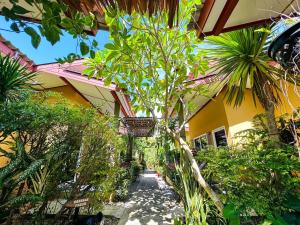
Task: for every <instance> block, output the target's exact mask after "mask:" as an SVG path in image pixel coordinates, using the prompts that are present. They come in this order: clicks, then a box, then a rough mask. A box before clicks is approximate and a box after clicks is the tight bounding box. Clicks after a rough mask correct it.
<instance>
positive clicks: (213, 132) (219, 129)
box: [211, 126, 228, 148]
mask: <svg viewBox="0 0 300 225" xmlns="http://www.w3.org/2000/svg"><path fill="white" fill-rule="evenodd" d="M221 130H224V133H225V137H226V143H227V146H228V136H227V133H226V129H225V126H221V127H218V128H216V129H214V130H212V132H211V133H212V136H213V142H214V146H215V147H216V148H218V146H217V141H216V136H215V133H217V132H218V131H221ZM224 147H226V146H224Z"/></svg>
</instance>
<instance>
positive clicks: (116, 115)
mask: <svg viewBox="0 0 300 225" xmlns="http://www.w3.org/2000/svg"><path fill="white" fill-rule="evenodd" d="M120 108H121V106H120V103H119V102H117V101H115V108H114V116H115V118H116V119H117V120H118V122H117V128H118V129H119V126H120V121H119V117H120Z"/></svg>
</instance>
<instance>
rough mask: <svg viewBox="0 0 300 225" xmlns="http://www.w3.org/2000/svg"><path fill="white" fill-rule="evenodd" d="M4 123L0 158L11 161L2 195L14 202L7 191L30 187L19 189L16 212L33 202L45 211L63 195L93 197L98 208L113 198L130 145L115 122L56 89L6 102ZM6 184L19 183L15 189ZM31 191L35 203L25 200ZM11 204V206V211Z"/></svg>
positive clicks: (1, 174) (0, 172)
mask: <svg viewBox="0 0 300 225" xmlns="http://www.w3.org/2000/svg"><path fill="white" fill-rule="evenodd" d="M50 103H51V104H50ZM0 121H1V124H0V130H1V144H2V145H1V147H2V148H3V149H1V156H0V157H7V158H8V159H9V161H10V163H8V164H7V165H6V166H4V167H3V168H1V169H0V178H1V179H0V181H1V198H3V199H4V197H5V199H7V200H5V201H6V202H9V201H10V199H13V198H11V197H10V195H7V194H5V193H12V194H13V193H16V190H20V187H26V188H22V190H20V191H18V193H17V197H18V196H20V198H21V199H22V201H18V202H19V203H20V204H18V206H17V207H15V208H14V210H13V212H14V213H17V212H18V208H19V206H20V207H21V206H23V208H24V206H25V203H27V202H30V203H31V205H30V207H29V208H33V209H34V212H35V213H36V214H40V215H42V214H44V213H46V212H49V209H48V203H49V201H55V200H57V199H58V198H61V199H65V200H67V201H68V200H73V199H76V198H81V197H89V198H90V200H91V202H92V206H93V207H94V209H95V210H96V209H97V208H99V207H101V204H102V203H103V202H104V201H108V200H109V198H110V196H111V194H112V193H113V192H114V190H115V187H116V185H117V184H118V179H119V177H118V172H117V170H118V168H119V164H120V163H119V152H120V151H121V150H122V149H123V148H125V144H124V141H123V139H122V137H121V136H120V135H118V134H117V130H116V129H115V121H114V120H112V119H108V118H106V117H103V116H100V115H99V114H98V113H97V111H96V110H94V109H91V108H79V107H75V106H73V105H72V104H70V103H69V102H68V101H66V100H65V99H63V98H62V97H60V96H58V95H54V94H51V93H50V94H37V95H34V96H31V95H28V97H27V98H26V99H24V100H23V101H15V102H7V103H3V104H2V105H1V107H0ZM4 147H6V148H5V149H4ZM8 147H9V149H7V148H8ZM16 175H17V176H16ZM18 177H20V178H18ZM2 184H3V185H2ZM6 184H14V185H10V186H9V187H10V189H9V192H8V190H7V188H6V189H5V187H7V185H6ZM4 194H5V196H4ZM29 194H30V196H31V197H32V196H35V198H34V200H35V201H33V200H30V199H29V200H28V201H25V200H24V199H25V197H26V196H27V195H29ZM3 196H4V197H3ZM26 198H27V197H26ZM32 198H33V197H32ZM33 203H36V204H33ZM10 205H11V204H5V207H6V210H5V211H6V215H8V214H11V213H9V212H12V211H11V210H12V208H11V207H9V206H10ZM11 206H12V205H11ZM65 206H66V205H63V207H62V208H61V210H60V211H59V212H58V217H59V215H60V214H63V213H64V209H65ZM0 207H1V206H0ZM25 208H26V207H25ZM2 212H3V211H2V210H1V213H2ZM2 218H3V217H2ZM39 221H40V220H39Z"/></svg>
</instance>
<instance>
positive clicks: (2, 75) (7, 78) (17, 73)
mask: <svg viewBox="0 0 300 225" xmlns="http://www.w3.org/2000/svg"><path fill="white" fill-rule="evenodd" d="M34 76H35V73H33V72H30V71H28V69H27V68H26V67H25V66H22V65H20V64H19V60H17V59H13V58H12V57H11V56H10V55H7V56H2V55H0V80H1V82H0V102H5V101H11V100H16V99H19V98H20V97H21V96H22V94H23V92H24V91H26V90H27V89H29V88H30V83H31V82H32V78H33V77H34Z"/></svg>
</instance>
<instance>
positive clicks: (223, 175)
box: [197, 132, 300, 219]
mask: <svg viewBox="0 0 300 225" xmlns="http://www.w3.org/2000/svg"><path fill="white" fill-rule="evenodd" d="M248 138H250V139H249V141H248V142H240V143H242V144H241V145H239V146H233V147H231V148H229V149H228V148H226V149H215V148H210V149H208V150H205V151H201V152H199V154H198V157H197V158H198V160H199V161H201V162H203V161H205V162H206V163H207V166H206V167H205V168H204V169H203V172H204V174H205V175H206V177H207V178H208V179H209V180H210V181H211V182H213V183H217V186H218V188H219V190H220V193H222V196H223V199H224V201H226V202H227V203H228V210H227V212H226V214H225V211H224V216H225V218H228V219H229V218H231V219H234V218H237V217H236V213H237V212H239V213H241V214H242V215H246V216H250V215H251V214H253V212H255V213H256V214H257V215H258V216H263V217H265V216H268V215H274V216H275V215H283V214H284V213H285V212H287V211H288V210H290V207H289V206H287V205H286V204H287V202H288V201H289V200H288V199H290V198H292V199H298V198H299V196H297V187H299V181H300V180H299V177H297V176H295V173H296V171H298V172H299V168H300V167H299V162H298V159H297V157H296V155H295V154H296V151H295V149H294V147H292V146H289V145H284V144H282V145H281V146H274V145H273V144H272V143H269V142H266V141H265V140H264V139H260V135H259V134H258V135H255V134H253V132H252V133H251V135H250V136H248ZM298 201H299V200H298ZM239 213H238V214H239Z"/></svg>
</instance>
